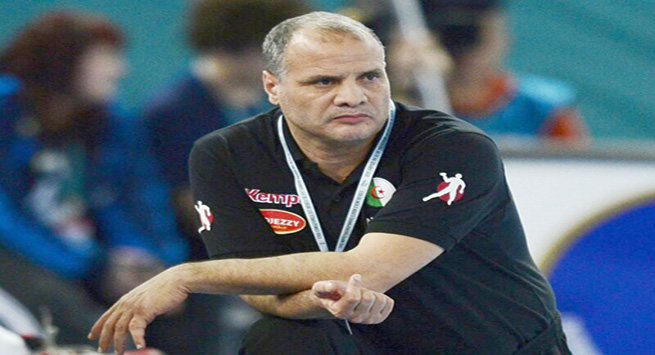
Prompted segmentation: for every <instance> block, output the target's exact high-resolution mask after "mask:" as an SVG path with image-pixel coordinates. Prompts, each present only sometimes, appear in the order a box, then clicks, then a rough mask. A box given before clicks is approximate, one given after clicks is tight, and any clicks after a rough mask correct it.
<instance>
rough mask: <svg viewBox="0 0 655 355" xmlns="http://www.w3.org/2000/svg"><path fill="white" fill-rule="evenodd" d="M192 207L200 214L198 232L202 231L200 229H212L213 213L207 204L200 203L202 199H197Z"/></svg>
mask: <svg viewBox="0 0 655 355" xmlns="http://www.w3.org/2000/svg"><path fill="white" fill-rule="evenodd" d="M194 207H195V208H196V211H198V215H199V216H200V228H199V229H198V233H202V231H210V230H211V229H212V222H214V215H213V214H212V211H211V210H210V209H209V206H207V205H205V204H204V203H202V201H198V202H197V203H196V205H195V206H194Z"/></svg>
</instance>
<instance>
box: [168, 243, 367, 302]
mask: <svg viewBox="0 0 655 355" xmlns="http://www.w3.org/2000/svg"><path fill="white" fill-rule="evenodd" d="M366 268H367V267H366V263H361V261H360V260H358V258H357V257H356V256H354V255H353V254H349V253H348V252H345V253H334V252H326V253H323V252H312V253H301V254H289V255H283V256H278V257H270V258H262V259H226V260H212V261H204V262H195V263H187V264H182V265H178V266H176V267H174V268H172V269H169V270H168V272H170V273H173V274H174V278H176V279H177V280H176V282H180V283H181V285H183V288H184V289H185V290H186V291H187V292H188V293H210V294H248V295H284V294H294V293H298V292H301V291H304V290H309V289H311V288H312V285H313V284H314V283H315V282H316V281H320V280H330V279H332V280H347V279H348V278H349V277H350V275H352V274H354V273H362V272H366V271H367V270H365V269H366Z"/></svg>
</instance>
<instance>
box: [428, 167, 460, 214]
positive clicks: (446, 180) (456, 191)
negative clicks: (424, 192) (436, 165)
mask: <svg viewBox="0 0 655 355" xmlns="http://www.w3.org/2000/svg"><path fill="white" fill-rule="evenodd" d="M439 175H441V178H443V182H442V183H440V184H439V185H437V192H435V193H433V194H431V195H428V196H425V197H423V201H429V200H431V199H433V198H439V199H440V200H442V201H445V202H446V203H447V204H448V206H450V205H451V204H452V203H453V202H455V201H457V200H459V199H460V198H462V196H464V189H465V188H466V183H465V182H464V180H462V174H460V173H457V174H455V176H453V177H448V175H447V174H446V173H440V174H439Z"/></svg>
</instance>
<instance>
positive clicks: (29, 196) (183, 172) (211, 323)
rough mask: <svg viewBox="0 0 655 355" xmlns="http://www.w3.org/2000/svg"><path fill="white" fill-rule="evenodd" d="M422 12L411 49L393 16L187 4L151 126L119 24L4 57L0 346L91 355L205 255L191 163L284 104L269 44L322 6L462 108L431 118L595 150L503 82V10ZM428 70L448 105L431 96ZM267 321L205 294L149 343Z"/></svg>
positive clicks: (219, 2)
mask: <svg viewBox="0 0 655 355" xmlns="http://www.w3.org/2000/svg"><path fill="white" fill-rule="evenodd" d="M416 4H417V5H418V9H419V10H420V11H419V13H418V14H419V15H420V17H421V18H420V20H421V21H420V22H417V23H419V24H423V23H424V24H425V26H424V27H423V28H421V29H422V32H420V35H415V36H413V35H412V33H409V34H408V32H407V31H403V30H402V25H401V24H400V25H399V23H398V18H399V16H397V13H396V10H394V6H392V5H393V4H392V2H385V1H345V0H342V1H336V0H333V1H329V0H323V1H321V0H313V1H310V0H306V1H300V0H297V1H294V0H276V1H270V0H194V1H190V2H189V6H188V12H187V13H186V16H187V19H186V22H187V24H188V26H187V32H186V33H187V39H188V45H189V47H190V48H191V49H192V52H193V55H192V56H191V58H190V60H189V64H188V67H187V68H186V70H185V72H184V74H183V75H179V76H177V77H174V78H171V82H170V84H168V85H167V86H166V87H162V88H153V92H155V93H156V94H154V95H152V98H151V99H150V100H148V101H147V102H146V103H145V104H144V105H143V106H142V109H140V110H137V112H131V111H128V110H126V109H125V108H123V107H121V103H120V102H118V101H119V100H118V99H117V98H118V95H117V94H118V91H119V89H118V88H119V82H120V79H121V78H122V77H124V75H126V73H127V70H126V69H127V64H126V62H125V55H124V50H125V43H126V42H125V34H124V33H123V31H122V29H121V28H119V26H117V25H116V24H115V23H112V22H111V21H110V20H108V19H107V18H106V17H104V16H102V15H99V14H89V13H86V12H82V11H74V10H67V11H53V12H49V13H46V14H43V15H41V16H39V17H37V18H34V19H33V21H31V22H30V23H27V24H25V26H24V27H23V28H22V29H21V30H20V31H18V32H17V33H16V34H15V35H14V36H13V37H12V38H11V40H10V41H8V42H7V43H2V46H1V48H0V163H1V166H2V170H1V171H0V268H1V270H2V272H1V273H0V330H1V332H0V348H2V346H3V345H2V344H8V343H3V342H10V341H11V340H8V339H10V335H8V334H9V333H13V334H18V335H20V336H21V337H22V339H23V341H25V342H26V343H27V345H28V346H29V347H30V348H31V349H32V351H39V349H41V350H43V349H44V348H45V347H48V346H50V347H53V346H56V345H55V344H59V345H64V346H65V345H70V346H73V345H85V344H86V345H89V344H90V342H88V341H87V339H86V336H87V334H88V332H89V329H90V328H91V326H92V325H93V323H94V322H95V320H96V319H97V318H98V317H99V316H100V315H101V314H102V313H103V312H104V310H106V308H107V307H108V305H109V304H111V303H112V302H114V301H116V300H117V299H118V298H120V296H121V295H122V294H124V293H125V292H127V291H128V290H130V289H132V288H134V287H135V286H137V285H138V284H140V283H142V282H143V281H145V280H147V279H148V278H149V277H151V276H153V275H155V274H157V273H158V272H160V271H162V270H163V269H165V268H166V267H168V266H170V265H173V264H177V263H180V262H184V261H189V260H203V259H206V258H207V254H206V251H205V249H204V246H203V244H202V240H201V239H200V237H199V234H198V232H197V229H198V224H199V223H198V217H197V212H196V211H195V209H194V202H193V199H192V197H191V194H190V189H189V183H188V179H187V156H188V154H189V152H190V150H191V147H192V144H193V142H194V141H195V140H196V139H198V138H200V137H201V136H203V135H204V134H207V133H209V132H211V131H213V130H215V129H218V128H221V127H225V126H227V125H230V124H232V123H235V122H237V121H239V120H242V119H245V118H248V117H251V116H254V115H255V114H257V113H258V112H261V111H264V110H267V109H268V108H269V107H270V104H269V103H268V102H267V100H266V97H265V95H264V92H263V90H262V84H261V71H262V67H263V64H262V57H261V50H260V48H261V42H262V40H263V38H264V36H265V34H266V33H267V32H268V30H269V29H271V28H272V27H273V26H274V25H275V24H277V23H279V22H281V21H282V20H284V19H286V18H289V17H294V16H297V15H300V14H303V13H306V12H309V11H312V10H317V9H318V10H328V11H339V12H342V13H344V14H348V15H351V16H353V17H356V18H357V19H358V20H360V21H363V22H365V23H367V24H368V25H369V26H370V27H371V28H373V29H374V30H375V31H376V32H377V33H378V35H379V36H380V37H381V39H382V41H383V43H384V44H385V46H386V48H387V51H388V52H387V64H388V71H389V77H390V80H391V85H392V90H393V96H394V98H395V99H396V100H398V101H400V102H403V103H407V104H414V105H419V106H421V105H429V104H428V103H429V102H435V100H429V96H430V95H441V96H443V97H440V99H442V100H441V101H437V102H447V103H448V105H445V106H444V107H430V108H434V109H440V110H444V111H450V112H451V113H453V114H454V115H455V116H457V117H460V118H462V119H465V120H467V121H469V122H471V123H473V124H475V125H477V126H479V127H481V128H482V129H483V130H485V131H486V132H488V133H489V134H491V135H492V136H495V137H498V138H499V139H501V138H502V137H504V136H518V137H522V138H528V139H535V140H547V141H550V142H556V143H566V144H571V143H574V144H575V143H580V142H584V141H586V140H588V139H589V137H588V135H587V133H586V129H585V125H584V122H583V119H582V118H581V116H580V113H579V112H578V110H577V109H576V106H575V103H576V97H575V89H574V88H573V87H571V86H570V85H569V84H567V83H564V82H562V81H559V80H557V79H553V78H544V77H538V76H533V75H517V74H514V73H512V72H511V71H510V70H508V69H507V68H505V67H504V64H503V59H504V55H505V54H506V53H507V51H508V46H509V43H510V40H509V38H510V36H509V35H508V33H507V26H506V18H505V13H504V9H503V3H502V2H500V1H491V0H489V1H482V0H478V1H473V0H460V1H457V0H450V1H448V0H420V1H416ZM131 45H138V43H132V44H131ZM425 73H430V74H433V75H435V77H436V78H437V79H438V80H440V81H441V84H442V85H443V88H444V90H443V92H430V91H427V92H426V90H425V89H424V87H422V86H421V85H419V79H420V78H421V77H423V76H424V75H425ZM17 305H18V306H17ZM42 317H45V318H46V319H48V320H49V321H48V324H47V325H46V324H43V321H36V320H35V319H38V318H42ZM256 319H257V314H256V313H255V312H254V311H252V310H249V309H248V308H247V307H246V306H245V304H244V303H242V302H241V301H240V300H238V299H237V298H234V297H231V296H230V297H228V296H208V295H193V296H192V297H190V298H189V299H188V300H187V301H186V303H185V304H184V307H181V308H180V309H177V310H175V311H174V312H171V314H167V315H165V316H164V317H160V318H159V319H158V320H156V321H155V323H154V324H153V325H152V327H151V328H149V333H148V334H147V337H148V344H149V346H151V347H153V348H155V349H159V351H161V352H163V353H166V354H171V355H172V354H218V353H225V354H231V353H235V351H236V350H235V349H237V348H238V345H239V341H240V337H241V334H242V333H243V332H244V331H245V329H246V328H247V327H248V326H249V325H250V324H251V323H252V322H253V321H254V320H256ZM55 328H56V330H53V329H55ZM133 351H134V352H135V353H136V352H137V351H136V350H133ZM16 353H18V352H16ZM142 353H143V354H145V352H142Z"/></svg>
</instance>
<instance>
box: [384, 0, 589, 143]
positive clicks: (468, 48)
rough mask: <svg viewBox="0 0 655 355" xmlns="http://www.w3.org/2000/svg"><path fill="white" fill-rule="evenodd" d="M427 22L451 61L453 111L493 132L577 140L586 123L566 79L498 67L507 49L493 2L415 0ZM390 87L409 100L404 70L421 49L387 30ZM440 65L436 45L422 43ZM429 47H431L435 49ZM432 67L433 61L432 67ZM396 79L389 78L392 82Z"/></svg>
mask: <svg viewBox="0 0 655 355" xmlns="http://www.w3.org/2000/svg"><path fill="white" fill-rule="evenodd" d="M420 3H421V6H422V8H423V11H424V13H425V16H426V20H427V24H428V27H429V29H430V31H431V33H433V34H434V35H435V40H436V42H437V43H440V45H441V46H442V47H443V49H445V51H446V53H447V54H448V56H449V57H450V59H451V63H450V65H448V64H443V65H441V66H440V67H441V68H447V67H450V70H449V73H448V75H447V91H448V95H449V98H450V101H451V104H452V109H453V111H454V114H455V115H456V116H458V117H460V118H463V119H465V120H467V121H469V122H471V123H473V124H475V125H477V126H478V127H480V128H482V129H483V130H485V131H486V132H487V133H489V134H491V135H494V136H497V137H498V136H517V137H541V138H551V139H555V140H557V141H559V142H580V141H583V140H585V138H586V137H587V133H586V129H585V127H584V124H583V121H582V119H581V117H580V114H579V112H578V110H577V109H576V107H575V100H576V98H575V91H574V90H573V88H572V87H571V86H570V85H568V84H567V83H564V82H561V81H558V80H555V79H551V78H545V77H539V76H534V75H515V74H513V73H510V72H508V71H507V69H505V68H504V67H503V61H504V58H505V54H506V52H507V50H508V42H509V40H508V34H507V30H506V24H505V15H504V11H503V9H502V2H501V1H500V0H420ZM390 42H391V43H389V47H390V48H389V52H390V55H389V62H390V71H391V74H390V76H391V78H392V87H393V89H394V92H395V93H398V95H397V96H398V97H403V98H404V99H405V100H406V101H408V102H409V103H412V102H411V101H412V98H414V97H416V94H415V93H414V92H413V90H415V88H414V86H413V83H412V82H410V80H411V78H412V76H411V75H407V72H408V71H411V70H412V67H413V66H415V65H417V61H419V60H422V59H424V58H425V57H426V56H425V54H426V53H423V55H421V54H420V52H421V51H422V52H425V49H418V51H419V52H417V49H416V48H412V49H410V48H409V47H408V45H407V44H406V43H403V42H402V41H400V40H399V37H396V36H394V35H393V34H392V35H390ZM424 48H427V49H428V52H427V54H428V55H432V56H433V58H437V59H435V61H438V62H441V63H443V62H444V61H446V60H447V59H444V56H443V50H439V49H438V48H436V47H435V45H433V44H431V45H429V46H428V45H426V46H424ZM435 48H436V49H435ZM438 67H439V66H438ZM394 78H396V80H393V79H394Z"/></svg>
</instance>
